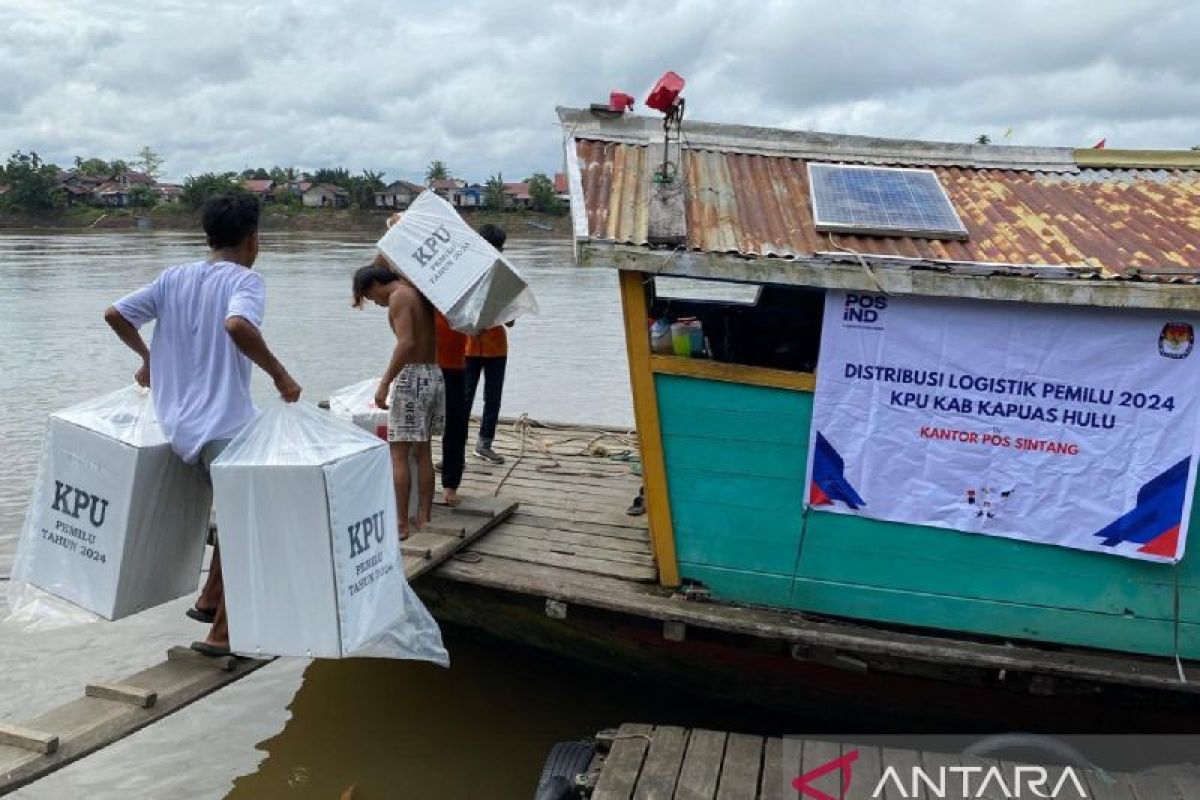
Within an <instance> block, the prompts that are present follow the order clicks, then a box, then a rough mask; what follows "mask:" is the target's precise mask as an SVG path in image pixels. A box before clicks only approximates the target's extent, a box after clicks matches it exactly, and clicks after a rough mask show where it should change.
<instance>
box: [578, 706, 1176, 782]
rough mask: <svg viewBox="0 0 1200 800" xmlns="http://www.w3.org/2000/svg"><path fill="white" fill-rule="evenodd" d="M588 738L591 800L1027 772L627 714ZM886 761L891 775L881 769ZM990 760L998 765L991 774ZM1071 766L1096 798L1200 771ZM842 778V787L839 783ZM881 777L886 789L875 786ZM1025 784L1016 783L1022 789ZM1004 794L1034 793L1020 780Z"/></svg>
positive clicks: (1052, 773) (1012, 776)
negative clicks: (916, 773)
mask: <svg viewBox="0 0 1200 800" xmlns="http://www.w3.org/2000/svg"><path fill="white" fill-rule="evenodd" d="M597 742H598V750H600V751H603V750H604V748H605V746H607V747H608V748H609V749H608V752H607V754H604V755H601V756H598V757H597V758H596V759H594V760H593V764H592V768H591V770H590V771H589V773H588V782H589V783H591V784H592V785H594V786H595V791H594V792H593V794H592V800H630V798H635V797H636V798H646V797H657V798H663V800H671V798H676V799H677V800H683V798H687V799H688V800H726V799H728V800H733V799H734V798H736V800H784V798H788V800H791V799H792V798H802V797H803V798H829V800H834V798H845V800H860V799H862V800H865V798H870V797H946V798H966V797H985V796H986V797H992V796H995V797H1000V796H1002V795H1003V796H1008V795H1007V794H1003V792H1001V791H1000V790H999V789H998V788H997V787H998V785H999V784H998V783H997V782H996V781H997V780H1003V781H1005V782H1006V783H1005V785H1006V786H1009V787H1010V789H1011V788H1012V785H1013V784H1014V783H1015V782H1016V781H1027V780H1029V777H1028V776H1029V775H1031V773H1026V772H1024V770H1027V769H1029V766H1028V765H1020V769H1021V770H1022V772H1018V771H1017V770H1018V765H1017V764H1014V763H1011V762H1006V761H996V760H992V759H986V758H977V757H973V756H967V755H962V754H954V753H935V752H927V751H922V750H910V749H901V748H890V747H878V746H871V745H858V744H852V743H844V742H836V741H825V740H816V739H801V738H796V737H784V738H780V737H769V736H754V735H749V734H743V733H727V732H725V731H711V730H702V729H691V728H680V727H674V726H668V725H659V726H654V725H641V724H630V723H626V724H624V725H622V726H621V727H620V728H619V729H618V730H617V731H615V732H608V733H602V734H600V735H598V736H597ZM843 765H845V768H846V769H845V771H843V769H842V766H843ZM889 767H890V768H892V769H893V770H894V773H893V774H894V775H895V778H892V777H890V776H889V774H888V773H887V770H888V768H889ZM914 767H920V768H921V770H922V771H923V772H924V773H925V774H927V775H929V776H930V777H931V778H932V779H933V780H934V781H935V785H936V786H939V788H940V789H941V791H940V792H936V791H935V792H931V793H929V794H926V791H928V784H926V783H923V782H922V783H919V784H917V789H916V791H915V793H914V792H913V791H912V790H913V781H914V778H913V768H914ZM956 768H957V769H956ZM993 768H995V769H996V770H997V771H998V772H996V773H992V770H993ZM966 770H970V771H971V773H970V774H969V775H968V776H967V777H966V778H965V780H967V781H968V784H967V790H966V792H964V791H963V781H964V773H965V771H966ZM1045 772H1046V776H1047V783H1046V784H1045V786H1044V788H1043V789H1042V791H1044V792H1046V794H1044V795H1042V796H1050V794H1049V792H1050V791H1052V790H1053V789H1054V788H1055V787H1057V786H1059V785H1060V782H1061V781H1064V779H1066V778H1067V776H1064V775H1063V774H1062V772H1063V768H1061V767H1047V768H1046V769H1045ZM847 773H848V774H847ZM1072 773H1073V774H1074V776H1075V777H1074V780H1077V781H1078V784H1079V787H1080V788H1082V789H1083V791H1084V792H1085V793H1086V796H1087V797H1091V798H1096V800H1146V798H1154V800H1185V798H1194V797H1197V796H1200V770H1198V769H1197V768H1196V767H1195V766H1192V765H1180V766H1171V767H1156V768H1154V769H1151V770H1146V771H1143V772H1137V773H1130V774H1125V773H1113V772H1103V771H1100V770H1093V769H1085V768H1082V767H1079V768H1074V769H1073V770H1072ZM991 774H994V775H996V776H998V777H993V778H991V779H990V780H991V781H992V782H991V784H990V786H991V789H992V791H996V792H997V794H995V795H993V794H992V793H991V792H990V791H989V792H987V793H982V792H981V793H976V792H977V790H980V789H982V787H983V785H984V783H985V781H986V780H988V778H987V777H986V776H988V775H991ZM943 775H944V776H945V777H944V778H943V777H942V776H943ZM1022 775H1025V776H1027V777H1021V776H1022ZM800 776H804V779H803V784H804V786H805V787H806V790H805V792H804V793H803V794H802V793H801V792H800V791H799V790H798V789H797V788H796V787H795V786H794V784H793V781H795V780H797V779H800ZM846 780H848V783H849V786H845V784H844V783H843V781H846ZM918 780H920V779H918ZM897 781H900V782H902V783H897ZM939 781H940V782H941V783H937V782H939ZM881 783H882V784H883V786H884V787H885V788H884V789H883V790H882V791H880V792H879V793H878V794H876V793H875V790H876V789H877V788H878V787H879V786H880V784H881ZM1028 786H1029V784H1028V783H1023V784H1022V787H1023V788H1025V787H1028ZM1012 796H1014V797H1022V796H1037V795H1036V794H1031V793H1030V791H1029V790H1028V789H1026V791H1022V792H1021V793H1020V794H1013V795H1012ZM1055 796H1060V797H1079V790H1078V789H1077V788H1076V784H1075V782H1074V781H1070V780H1069V779H1068V782H1065V783H1062V790H1061V792H1060V793H1059V794H1057V795H1055Z"/></svg>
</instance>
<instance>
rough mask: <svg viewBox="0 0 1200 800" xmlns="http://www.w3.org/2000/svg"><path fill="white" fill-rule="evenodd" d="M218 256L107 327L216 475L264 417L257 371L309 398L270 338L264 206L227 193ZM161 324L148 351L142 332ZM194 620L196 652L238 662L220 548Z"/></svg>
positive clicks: (130, 303) (110, 315)
mask: <svg viewBox="0 0 1200 800" xmlns="http://www.w3.org/2000/svg"><path fill="white" fill-rule="evenodd" d="M201 218H202V224H203V227H204V233H205V236H206V237H207V239H208V246H209V248H210V252H209V254H208V257H207V258H205V259H204V260H202V261H196V262H193V263H190V264H182V265H179V266H175V267H171V268H169V269H167V270H165V271H164V272H162V273H161V274H160V275H159V276H158V277H157V278H156V279H155V280H154V281H153V282H151V283H149V284H147V285H146V286H143V287H142V288H141V289H138V290H137V291H135V292H133V293H132V294H130V295H127V296H125V297H123V298H121V299H120V300H118V301H117V302H116V303H114V304H113V305H111V306H109V308H108V309H107V310H105V312H104V320H105V322H107V323H108V325H109V326H110V327H111V328H112V329H113V332H114V333H116V335H117V336H118V338H120V340H121V341H122V342H124V343H125V344H126V345H127V346H128V347H129V348H130V349H131V350H133V351H134V352H135V353H137V354H138V355H139V356H141V359H142V364H141V366H140V367H139V368H138V370H137V372H136V373H135V374H134V380H136V381H137V382H138V383H139V384H140V385H142V386H147V387H152V388H153V395H152V396H153V400H154V410H155V413H156V414H157V416H158V422H159V425H160V426H161V427H162V430H163V433H164V435H165V436H166V438H167V440H168V441H169V442H170V443H171V448H172V449H173V450H174V451H175V452H176V453H177V454H178V455H179V457H180V458H182V459H183V460H184V461H185V462H186V463H189V464H198V465H199V468H200V469H201V470H202V471H203V472H204V474H205V477H206V478H208V479H209V483H210V484H211V478H210V476H209V474H208V473H209V468H210V467H211V465H212V462H213V461H214V460H215V459H216V457H217V456H218V455H220V453H221V451H222V450H223V449H225V446H226V445H227V444H229V441H230V440H231V439H232V438H233V437H234V436H236V435H237V434H238V432H239V431H241V429H242V428H243V427H245V426H246V424H247V423H249V422H250V421H251V420H252V419H254V416H255V414H256V413H257V411H256V409H255V408H254V404H253V402H251V399H250V365H251V363H252V362H253V363H254V364H256V365H258V367H259V368H261V369H262V370H263V371H264V372H266V373H267V374H268V375H269V376H270V377H271V380H272V381H273V382H274V384H275V389H276V390H277V391H278V392H279V395H280V397H282V398H283V400H284V401H286V402H289V403H294V402H296V401H297V400H298V399H300V392H301V387H300V384H298V383H296V381H295V380H294V379H293V378H292V376H291V375H290V374H289V373H288V371H287V370H286V369H284V367H283V365H282V364H281V363H280V362H279V360H278V359H277V358H276V357H275V355H274V354H273V353H272V352H271V349H270V348H269V347H268V346H267V343H266V340H265V339H263V336H262V333H261V332H260V330H259V328H260V327H261V326H262V322H263V314H264V306H265V302H266V287H265V285H264V283H263V279H262V276H261V275H259V274H258V273H256V272H253V271H252V268H253V266H254V262H255V260H256V259H257V257H258V218H259V205H258V200H257V199H255V198H254V197H251V196H249V195H237V196H230V195H222V196H217V197H214V198H212V199H210V200H209V201H208V202H206V203H205V204H204V210H203V212H202V215H201ZM151 320H154V321H155V323H156V324H155V329H154V338H153V341H152V342H151V345H150V347H149V348H147V347H146V343H145V341H144V340H143V339H142V336H141V334H140V333H139V332H138V329H139V328H141V327H142V326H143V325H145V324H146V323H147V322H150V321H151ZM187 614H188V616H189V617H191V618H192V619H195V620H197V621H200V622H209V623H212V627H211V628H210V630H209V633H208V636H207V637H206V638H205V639H204V641H201V642H194V643H193V644H192V648H193V649H195V650H198V651H200V652H202V653H205V654H207V655H228V654H229V625H228V621H227V619H226V615H225V593H224V585H223V582H222V579H221V556H220V550H219V545H218V547H214V548H213V559H212V566H211V567H210V569H209V573H208V579H207V581H206V582H205V585H204V589H203V590H202V591H201V593H200V596H199V597H198V598H197V600H196V603H195V605H194V606H193V607H192V608H190V609H188V611H187Z"/></svg>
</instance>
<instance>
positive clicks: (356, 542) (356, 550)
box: [346, 511, 384, 558]
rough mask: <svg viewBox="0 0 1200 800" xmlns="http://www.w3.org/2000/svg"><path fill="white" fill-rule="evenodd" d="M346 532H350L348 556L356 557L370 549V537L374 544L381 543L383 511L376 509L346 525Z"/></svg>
mask: <svg viewBox="0 0 1200 800" xmlns="http://www.w3.org/2000/svg"><path fill="white" fill-rule="evenodd" d="M346 532H347V533H349V534H350V557H351V558H358V557H359V556H360V555H362V554H363V553H365V552H367V551H368V550H370V549H371V541H372V539H374V541H375V543H376V544H383V535H384V530H383V512H382V511H376V512H375V513H374V514H372V515H371V516H369V517H363V518H362V519H360V520H359V521H358V522H356V523H354V524H353V525H347V526H346Z"/></svg>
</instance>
